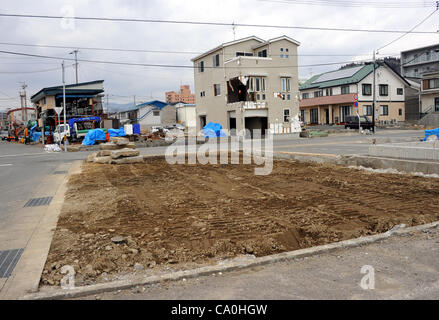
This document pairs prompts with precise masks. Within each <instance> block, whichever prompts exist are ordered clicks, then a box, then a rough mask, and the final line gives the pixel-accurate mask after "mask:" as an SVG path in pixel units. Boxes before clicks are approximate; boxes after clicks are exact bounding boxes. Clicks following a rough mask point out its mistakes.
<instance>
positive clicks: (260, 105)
mask: <svg viewBox="0 0 439 320" xmlns="http://www.w3.org/2000/svg"><path fill="white" fill-rule="evenodd" d="M266 107H267V103H266V102H265V101H257V102H254V101H245V102H244V109H264V108H266Z"/></svg>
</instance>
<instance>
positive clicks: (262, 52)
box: [258, 49, 267, 58]
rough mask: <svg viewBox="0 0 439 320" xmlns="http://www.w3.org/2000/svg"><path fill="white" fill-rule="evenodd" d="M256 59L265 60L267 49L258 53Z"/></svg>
mask: <svg viewBox="0 0 439 320" xmlns="http://www.w3.org/2000/svg"><path fill="white" fill-rule="evenodd" d="M258 57H262V58H266V57H267V49H264V50H262V51H259V52H258Z"/></svg>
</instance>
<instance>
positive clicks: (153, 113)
mask: <svg viewBox="0 0 439 320" xmlns="http://www.w3.org/2000/svg"><path fill="white" fill-rule="evenodd" d="M152 115H153V116H154V117H158V116H160V111H158V110H154V111H153V112H152Z"/></svg>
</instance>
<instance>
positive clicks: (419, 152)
mask: <svg viewBox="0 0 439 320" xmlns="http://www.w3.org/2000/svg"><path fill="white" fill-rule="evenodd" d="M369 155H371V156H374V157H389V158H397V159H412V160H436V161H439V141H425V142H410V143H392V144H382V145H371V146H370V147H369Z"/></svg>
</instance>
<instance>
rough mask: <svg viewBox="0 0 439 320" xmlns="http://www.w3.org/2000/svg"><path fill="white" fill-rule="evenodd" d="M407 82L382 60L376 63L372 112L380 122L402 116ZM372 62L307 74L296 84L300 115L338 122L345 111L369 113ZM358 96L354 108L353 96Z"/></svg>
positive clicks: (307, 119)
mask: <svg viewBox="0 0 439 320" xmlns="http://www.w3.org/2000/svg"><path fill="white" fill-rule="evenodd" d="M409 85H410V84H409V83H408V82H407V81H406V80H405V79H404V78H402V77H401V76H400V75H399V74H398V73H396V72H395V71H394V70H393V69H392V68H390V67H389V66H388V65H387V64H386V63H385V62H384V63H379V64H376V91H375V92H376V103H377V105H376V112H377V113H376V114H377V120H378V121H379V122H382V123H389V122H392V123H395V122H401V121H404V120H405V112H404V108H405V107H404V101H405V97H404V91H405V88H406V87H407V86H409ZM372 86H373V64H363V65H356V66H351V67H348V68H342V69H340V70H336V71H331V72H326V73H323V74H319V75H316V76H313V77H311V78H310V79H309V80H308V81H306V82H305V83H304V84H303V85H302V86H301V87H300V96H301V101H300V112H301V119H302V121H304V122H305V123H307V124H341V123H344V122H345V118H346V116H348V115H356V114H357V112H358V113H359V114H360V115H366V116H369V117H371V116H372V111H373V109H372V105H373V91H372V90H373V88H372ZM356 97H358V108H356V107H355V105H354V104H355V98H356Z"/></svg>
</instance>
